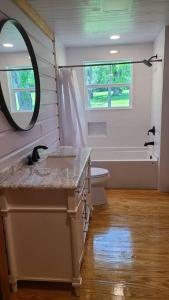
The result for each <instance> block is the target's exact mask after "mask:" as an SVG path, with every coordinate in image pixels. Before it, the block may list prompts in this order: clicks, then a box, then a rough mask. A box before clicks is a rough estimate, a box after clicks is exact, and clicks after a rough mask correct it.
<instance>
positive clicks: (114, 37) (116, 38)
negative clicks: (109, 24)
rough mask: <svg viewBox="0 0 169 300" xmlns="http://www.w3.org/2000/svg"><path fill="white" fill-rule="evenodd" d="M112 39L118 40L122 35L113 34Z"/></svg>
mask: <svg viewBox="0 0 169 300" xmlns="http://www.w3.org/2000/svg"><path fill="white" fill-rule="evenodd" d="M110 39H111V40H118V39H120V35H111V36H110Z"/></svg>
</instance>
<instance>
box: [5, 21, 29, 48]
mask: <svg viewBox="0 0 169 300" xmlns="http://www.w3.org/2000/svg"><path fill="white" fill-rule="evenodd" d="M4 43H10V44H13V47H12V48H6V47H4V46H3V44H4ZM22 51H27V47H26V44H25V42H24V39H23V37H22V36H21V34H20V32H19V31H18V29H17V28H16V27H15V26H14V25H13V24H11V23H10V21H9V22H7V23H5V25H4V26H3V28H2V31H1V35H0V53H8V52H9V53H14V52H22Z"/></svg>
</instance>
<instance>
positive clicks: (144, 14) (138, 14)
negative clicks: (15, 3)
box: [28, 0, 169, 47]
mask: <svg viewBox="0 0 169 300" xmlns="http://www.w3.org/2000/svg"><path fill="white" fill-rule="evenodd" d="M28 2H29V3H30V4H31V5H32V6H33V8H35V9H36V10H37V11H38V13H39V14H40V15H41V16H42V17H43V19H44V20H45V21H46V22H47V24H48V25H49V27H50V28H51V30H52V31H53V32H54V33H55V34H56V35H57V37H58V38H59V39H60V40H61V41H62V42H63V44H64V45H65V46H68V47H71V46H93V45H113V44H126V43H142V42H152V41H153V40H154V39H155V37H156V36H157V35H158V33H159V32H160V30H161V29H162V28H163V27H164V26H165V25H168V24H169V0H48V1H44V0H28ZM113 34H120V36H121V38H120V40H116V41H115V40H113V41H112V40H110V39H109V37H110V35H113Z"/></svg>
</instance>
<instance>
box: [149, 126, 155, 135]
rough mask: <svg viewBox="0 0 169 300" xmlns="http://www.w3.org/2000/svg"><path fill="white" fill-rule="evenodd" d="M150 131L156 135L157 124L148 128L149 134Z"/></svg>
mask: <svg viewBox="0 0 169 300" xmlns="http://www.w3.org/2000/svg"><path fill="white" fill-rule="evenodd" d="M150 132H151V133H152V134H153V135H155V133H156V129H155V126H153V127H152V128H151V129H149V130H148V132H147V135H149V133H150Z"/></svg>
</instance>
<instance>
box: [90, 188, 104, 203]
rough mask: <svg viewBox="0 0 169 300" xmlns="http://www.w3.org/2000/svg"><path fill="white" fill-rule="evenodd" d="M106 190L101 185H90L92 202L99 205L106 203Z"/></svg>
mask: <svg viewBox="0 0 169 300" xmlns="http://www.w3.org/2000/svg"><path fill="white" fill-rule="evenodd" d="M106 203H107V198H106V192H105V189H104V187H103V186H92V204H93V205H100V204H106Z"/></svg>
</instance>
